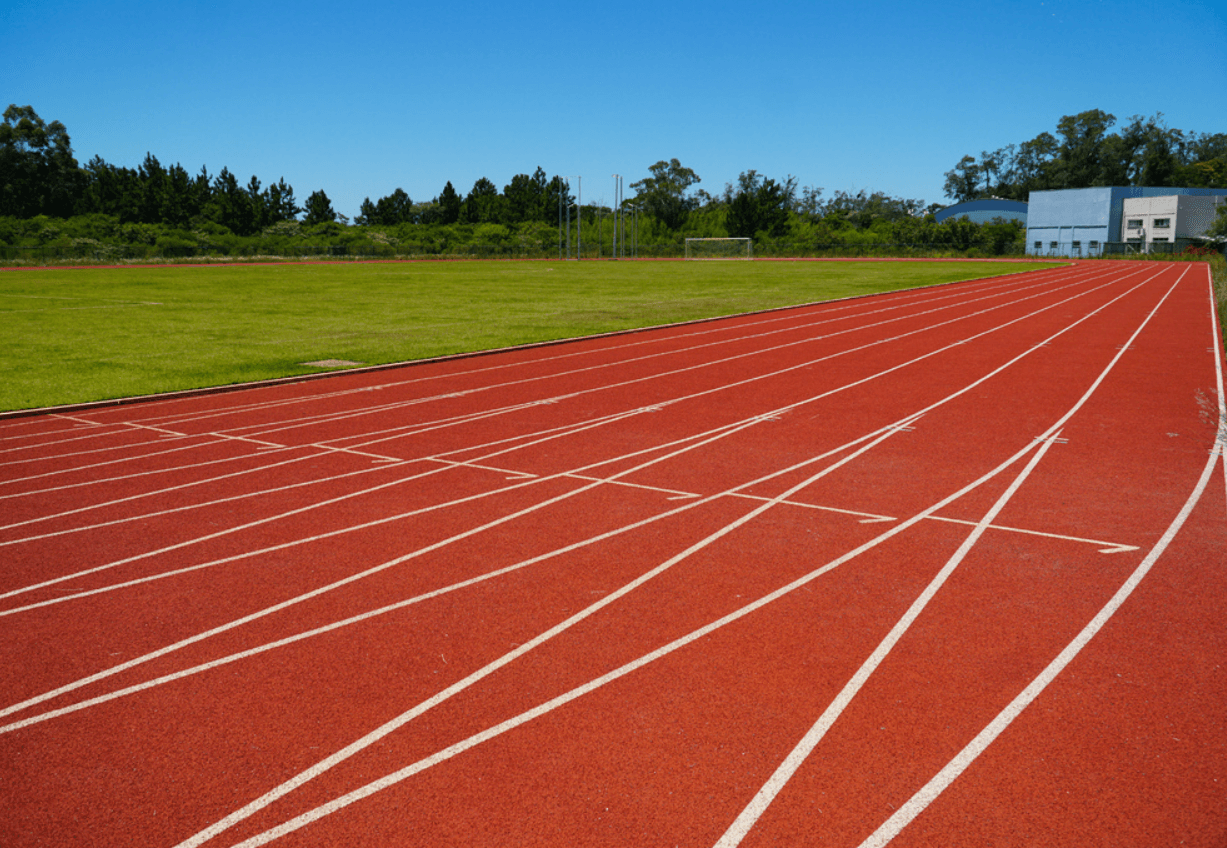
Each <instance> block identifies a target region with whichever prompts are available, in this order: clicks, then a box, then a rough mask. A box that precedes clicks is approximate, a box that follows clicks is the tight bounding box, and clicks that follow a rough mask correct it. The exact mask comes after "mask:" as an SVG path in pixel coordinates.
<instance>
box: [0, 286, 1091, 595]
mask: <svg viewBox="0 0 1227 848" xmlns="http://www.w3.org/2000/svg"><path fill="white" fill-rule="evenodd" d="M1102 287H1103V286H1097V287H1095V288H1093V289H1090V290H1088V291H1086V292H1082V293H1080V294H1078V295H1075V296H1074V297H1071V298H1067V299H1066V300H1064V301H1059V302H1058V303H1056V304H1052V305H1051V306H1049V307H1045V308H1044V309H1041V310H1037V311H1036V312H1033V313H1030V314H1029V315H1027V316H1024V317H1025V318H1026V317H1032V316H1033V315H1036V314H1039V313H1040V312H1043V311H1046V309H1049V308H1054V307H1055V306H1059V305H1061V304H1063V303H1066V302H1068V301H1069V300H1073V299H1076V298H1077V297H1081V296H1084V295H1086V294H1090V293H1093V292H1095V291H1098V290H1099V289H1100V288H1102ZM1056 291H1060V289H1057V290H1056ZM1047 293H1051V291H1050V292H1045V294H1047ZM1029 299H1031V297H1027V298H1022V299H1021V300H1029ZM1019 302H1021V301H1014V302H1013V303H1019ZM988 311H992V310H991V309H990V310H983V312H988ZM979 314H982V312H977V313H972V315H979ZM965 317H971V316H965ZM958 320H962V319H961V318H956V319H953V320H951V321H948V322H942V323H939V324H936V325H932V327H928V328H923V329H922V330H920V331H915V332H923V331H927V330H928V329H932V328H934V327H938V326H943V325H944V324H946V323H955V322H957V321H958ZM1017 320H1022V319H1015V321H1011V322H1007V323H1006V324H1003V325H1000V327H998V328H994V330H993V331H995V330H996V329H1001V328H1004V327H1008V326H1010V325H1011V324H1013V323H1016V321H1017ZM993 331H990V332H993ZM912 334H913V333H905V334H902V335H900V336H895V337H891V338H888V339H884V340H881V341H880V342H873V343H871V344H868V345H862V346H860V347H858V348H851V349H849V350H844V351H838V352H836V353H833V354H830V355H829V356H827V357H822V358H819V359H817V360H811V361H807V362H804V363H801V364H800V365H796V366H790V367H788V368H784V369H779V370H777V371H774V372H769V373H768V374H760V375H756V376H753V377H750V378H748V379H745V380H741V381H736V382H733V383H727V384H724V385H722V386H719V387H717V388H715V389H709V390H705V391H702V392H697V393H693V394H691V395H685V396H682V397H679V398H673V399H671V400H669V401H666V402H665V403H678V402H681V401H685V400H692V399H694V398H697V397H700V396H703V395H705V394H710V393H712V392H713V391H726V390H729V389H731V388H736V387H738V386H741V385H744V384H746V383H750V382H754V381H757V380H762V379H768V378H770V377H773V376H779V375H781V374H783V373H787V372H790V371H795V370H797V369H798V368H804V367H808V366H810V365H812V364H815V363H817V362H821V361H824V360H826V359H830V358H834V357H837V356H842V355H844V354H846V353H851V352H856V351H859V350H862V349H865V348H867V347H872V346H875V345H877V344H884V343H887V342H891V341H896V340H898V339H900V338H906V337H907V336H909V335H912ZM985 334H986V333H981V334H978V335H975V336H971V337H968V338H967V339H964V340H963V342H966V341H970V340H972V339H975V338H979V337H980V336H982V335H985ZM963 342H958V343H956V344H961V343H963ZM949 347H950V346H947V347H943V348H939V349H937V351H935V352H941V351H944V350H946V349H948V348H949ZM915 361H918V360H912V362H915ZM883 373H889V371H887V372H883ZM649 379H650V378H649ZM628 382H635V381H628ZM622 385H625V384H615V387H619V386H622ZM604 388H608V387H602V389H601V390H603V389H604ZM581 393H582V392H577V393H574V394H575V395H577V394H581ZM572 396H574V395H567V396H562V397H572ZM540 403H542V401H535V402H530V403H528V404H520V405H516V406H513V407H505V408H503V409H502V410H495V411H493V412H490V411H483V412H480V413H472V414H470V416H471V417H470V416H460V418H463V419H465V420H466V421H467V420H478V419H480V418H484V417H487V416H488V415H495V414H499V413H501V412H502V411H503V410H507V409H514V410H519V409H524V408H528V407H531V406H535V405H538V404H540ZM412 426H416V427H418V428H419V429H417V430H415V431H414V433H420V432H425V431H426V430H427V429H431V428H430V427H428V426H427V425H412ZM397 429H409V428H397ZM369 435H370V434H368V436H369ZM402 435H412V434H411V433H403V434H402ZM389 438H393V437H389ZM378 441H385V439H380V440H373V441H366V442H362V443H359V445H357V446H356V447H366V446H369V445H371V444H375V443H377V442H378ZM455 452H458V451H454V452H453V453H455ZM314 456H315V455H308V456H305V457H300V458H298V459H296V460H291V462H294V461H302V460H306V459H311V458H313V457H314ZM122 461H127V460H122ZM393 461H395V460H393ZM284 464H287V463H284V462H283V463H274V464H272V466H276V465H284ZM272 466H270V467H272ZM259 470H260V469H258V468H257V469H250V470H249V471H250V472H253V473H254V472H257V471H259ZM54 473H61V472H54ZM240 473H249V472H240ZM22 479H35V478H22ZM410 479H413V478H410ZM183 485H184V487H186V486H191V485H195V482H193V483H188V484H183ZM162 491H168V490H167V489H164V490H162ZM263 493H264V492H255V493H251V495H249V496H255V495H259V494H263ZM23 494H26V493H15V494H13V495H11V497H16V496H20V495H23ZM361 494H365V492H358V493H355V494H354V495H351V496H356V495H361ZM0 497H3V496H0ZM331 502H332V501H324V502H323V503H324V504H327V503H331ZM189 508H191V507H182V508H181V509H189ZM84 509H88V508H83V509H82V510H78V511H84ZM40 520H41V519H40ZM248 526H250V525H242V526H240V527H238V528H234V529H246V528H247V527H248ZM0 529H3V528H0ZM61 532H69V531H61ZM224 532H230V531H224ZM206 538H212V537H206ZM18 541H21V540H18ZM6 596H7V595H5V594H0V598H3V597H6Z"/></svg>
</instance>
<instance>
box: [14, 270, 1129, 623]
mask: <svg viewBox="0 0 1227 848" xmlns="http://www.w3.org/2000/svg"><path fill="white" fill-rule="evenodd" d="M1152 278H1153V277H1149V278H1146V279H1145V280H1143V281H1142V282H1140V283H1138V284H1137V285H1135V286H1134V287H1133V288H1131V289H1128V290H1127V291H1125V292H1122V293H1121V294H1119V295H1117V296H1116V297H1114V298H1112V299H1111V300H1109V301H1107V302H1106V303H1104V304H1101V305H1100V306H1099V307H1097V308H1096V309H1094V310H1092V311H1091V312H1089V313H1087V314H1086V315H1084V316H1083V317H1082V318H1080V319H1078V320H1076V321H1074V322H1073V323H1071V324H1069V325H1068V326H1066V327H1065V328H1064V329H1062V330H1059V331H1057V332H1056V333H1055V334H1053V335H1052V336H1050V337H1049V338H1048V339H1046V340H1045V341H1051V340H1053V339H1055V338H1057V337H1059V336H1060V335H1062V334H1064V333H1066V332H1068V331H1069V330H1071V329H1073V328H1074V327H1076V326H1078V325H1079V324H1081V323H1082V322H1083V321H1086V320H1089V319H1090V318H1091V317H1092V316H1093V315H1095V314H1097V313H1098V312H1100V311H1102V310H1104V309H1106V308H1108V306H1110V305H1112V304H1113V303H1115V302H1117V301H1118V300H1120V299H1122V298H1124V297H1126V296H1128V295H1129V294H1131V293H1132V292H1133V291H1136V290H1137V289H1138V288H1141V287H1142V286H1144V285H1145V284H1146V283H1147V282H1149V280H1150V279H1152ZM1097 290H1098V289H1094V290H1092V291H1097ZM1084 294H1086V293H1081V294H1078V295H1073V296H1071V297H1069V298H1067V299H1066V300H1064V301H1058V302H1057V303H1054V304H1050V305H1049V306H1046V307H1042V308H1040V309H1038V310H1035V311H1034V312H1031V313H1029V314H1027V315H1024V316H1020V317H1018V318H1015V319H1013V320H1011V321H1008V322H1006V323H1005V324H1002V325H999V326H997V327H993V328H990V329H988V330H985V331H983V332H981V333H978V334H976V335H975V336H972V337H971V338H980V337H982V336H987V335H990V334H992V333H995V332H997V331H999V330H1001V329H1004V328H1005V327H1009V326H1011V325H1012V324H1015V323H1019V322H1022V321H1024V320H1026V319H1027V318H1030V317H1034V316H1035V315H1038V314H1041V313H1043V312H1046V311H1048V310H1049V309H1053V308H1056V307H1057V306H1060V305H1062V304H1063V303H1066V302H1068V301H1072V300H1076V299H1077V298H1079V297H1081V296H1083V295H1084ZM964 341H965V340H964ZM960 343H961V342H955V343H954V344H950V345H947V346H945V347H943V348H938V349H936V350H933V351H930V352H928V353H925V354H922V355H920V356H918V357H916V358H914V359H912V360H909V361H907V362H904V363H902V364H899V365H895V366H892V367H891V368H888V369H885V370H884V371H880V372H878V373H876V374H872V375H870V376H868V377H865V378H862V379H861V380H858V381H855V382H853V383H849V384H846V385H844V386H840V387H838V388H835V389H832V390H829V391H827V392H825V393H822V394H818V395H815V396H812V397H810V398H807V399H805V400H802V401H798V402H795V403H793V404H790V405H788V406H784V407H780V408H779V409H777V410H772V411H771V412H775V413H783V412H787V411H791V410H794V409H797V408H800V407H801V406H803V405H805V404H808V403H813V402H815V401H817V400H821V399H823V398H825V397H828V396H830V395H833V394H836V393H838V392H841V391H845V390H847V389H849V388H852V387H855V386H858V385H861V384H864V383H868V382H870V381H871V380H874V379H877V378H879V377H881V376H884V375H886V374H890V373H892V372H894V371H897V370H900V369H902V368H905V367H908V366H910V365H913V364H915V363H917V362H921V361H923V360H925V359H928V358H929V357H932V356H935V355H937V354H939V353H942V352H944V351H946V350H948V349H950V348H952V347H954V346H957V345H958V344H960ZM1036 349H1037V346H1033V347H1032V348H1029V349H1028V350H1026V351H1024V352H1023V353H1021V354H1019V355H1018V356H1016V357H1014V358H1012V359H1010V360H1009V361H1008V362H1006V363H1005V364H1003V365H1001V366H999V367H998V368H997V369H995V370H993V371H992V372H990V373H989V374H987V375H985V376H984V377H981V378H980V379H979V380H977V381H975V382H973V383H971V384H970V385H968V386H966V387H964V388H963V389H961V390H960V391H958V392H955V393H954V394H952V395H949V396H948V397H946V398H944V399H942V400H940V401H938V402H936V403H934V404H932V405H930V406H929V407H926V408H925V409H923V410H920V412H921V413H924V412H927V411H929V410H931V409H936V408H937V407H938V406H940V405H941V404H943V403H946V402H948V401H950V400H953V399H954V398H956V397H958V396H960V395H961V394H963V393H964V392H967V391H970V390H971V389H972V388H973V387H975V386H977V385H979V384H980V383H982V382H984V381H986V380H988V379H989V378H991V377H992V376H994V375H995V374H997V373H999V372H1000V371H1003V370H1004V369H1005V368H1007V367H1009V366H1010V365H1013V364H1014V363H1015V362H1017V361H1019V360H1020V359H1022V358H1023V357H1025V356H1027V355H1028V354H1030V353H1031V352H1032V351H1034V350H1036ZM785 370H792V369H785ZM743 382H751V381H750V380H747V381H743ZM711 391H715V390H707V391H706V392H701V393H699V394H707V393H709V392H711ZM653 408H654V407H653ZM638 411H640V410H636V411H635V412H638ZM629 414H633V413H629ZM629 414H628V415H629ZM755 418H757V419H760V420H761V416H755V417H754V418H752V419H747V420H751V421H752V420H754V419H755ZM726 426H727V425H726ZM719 429H721V428H716V429H715V430H709V431H707V432H705V433H701V434H698V435H696V436H693V437H691V438H702V437H703V436H706V435H707V434H709V433H713V432H717V431H718V430H719ZM569 434H570V433H569ZM569 434H568V435H569ZM684 441H686V440H685V439H683V440H679V441H677V442H672V443H670V445H672V444H680V443H682V442H684ZM521 447H523V446H521ZM663 447H667V446H662V448H663ZM652 450H655V448H649V449H646V450H642V451H637V452H633V453H630V454H626V455H625V456H623V457H617V458H614V459H610V460H604V461H601V462H598V463H595V464H592V465H589V466H585V467H583V468H578V469H570V472H571V473H574V472H576V471H583V470H586V469H588V468H598V467H600V466H602V465H607V464H610V463H612V462H618V461H622V460H624V459H627V458H630V457H633V456H637V455H640V454H643V453H648V452H651V451H652ZM499 453H501V452H495V453H492V454H488V455H487V456H485V457H479V459H488V458H490V457H491V456H496V455H498V454H499ZM433 473H436V472H433V471H428V472H425V473H424V474H419V475H415V476H413V477H411V478H408V479H418V478H421V477H423V476H428V475H430V474H433ZM563 473H567V472H563ZM558 476H560V475H551V476H548V477H542V478H538V479H536V480H530V481H527V482H524V483H517V484H514V485H512V486H508V487H502V488H500V489H494V490H491V491H489V492H486V493H482V494H479V495H474V496H471V497H469V498H462V499H459V500H457V501H453V502H448V503H446V504H442V505H436V506H434V507H428V508H426V509H422V510H415V511H413V512H411V513H406V514H404V515H396V516H391V517H389V518H385V519H381V520H379V521H374V522H368V523H365V524H359V525H356V526H353V527H349V528H343V529H342V530H338V531H333V532H331V533H325V534H321V535H320V536H318V537H310V538H306V539H301V540H299V541H297V542H289V543H285V544H282V545H277V546H273V547H272V548H268V549H263V550H260V551H252V552H248V553H245V554H238V555H235V556H232V557H228V558H226V559H222V560H216V561H212V562H208V563H203V564H199V565H195V566H189V567H187V568H182V569H176V570H173V571H169V572H163V573H161V574H157V575H152V576H149V577H145V578H141V579H138V580H132V581H126V582H123V583H120V584H115V585H112V586H108V587H102V588H99V589H93V590H89V591H86V592H81V593H77V594H73V595H67V596H62V597H60V598H56V599H52V600H47V601H42V602H39V603H36V604H30V605H26V606H23V607H16V608H11V609H9V610H5V611H0V617H2V616H5V615H10V614H13V613H16V612H25V611H28V610H31V609H35V608H38V607H42V606H47V605H51V604H55V603H61V602H65V601H69V600H75V599H77V598H80V597H87V596H91V595H95V594H99V593H102V592H109V591H113V590H115V589H120V588H126V587H128V586H131V585H138V584H143V583H147V582H151V581H153V580H159V579H164V578H167V577H172V576H177V575H180V574H184V573H189V572H193V571H197V570H200V569H202V568H208V567H212V566H215V565H219V564H222V563H226V562H230V561H234V560H238V559H242V558H245V557H248V556H255V555H258V554H260V553H267V552H271V551H273V550H281V549H284V548H288V547H293V546H295V545H298V544H306V543H307V542H311V541H316V540H318V539H320V538H327V537H331V536H335V535H340V534H341V533H345V532H352V531H355V530H360V529H366V528H367V527H370V526H375V525H376V524H382V523H387V522H389V521H396V520H399V519H401V518H405V517H408V516H409V515H416V514H418V513H420V512H427V511H430V510H432V509H436V508H441V507H446V506H453V505H456V504H460V503H467V502H469V501H471V500H476V499H478V498H481V497H486V496H489V495H493V494H499V493H501V492H505V491H510V490H511V489H514V488H519V487H521V486H529V485H534V484H536V483H540V482H545V481H548V480H552V479H556V478H557V477H558ZM388 485H392V484H384V485H383V486H377V487H373V488H372V489H368V490H362V491H359V492H356V493H351V494H349V495H345V496H343V497H340V498H335V499H332V500H331V501H325V502H323V503H322V504H321V503H317V504H311V505H307V506H304V507H300V508H299V509H297V510H292V511H291V512H289V513H283V514H282V515H279V516H270V517H267V518H264V519H260V520H259V521H257V522H251V523H250V524H249V525H243V526H240V527H237V528H227V529H225V530H220V531H218V532H216V533H213V534H210V535H208V536H204V537H200V538H198V539H194V540H187V541H185V542H181V543H178V544H176V545H173V546H169V547H167V548H162V549H159V550H155V551H151V552H148V553H145V554H139V555H136V556H133V557H129V558H127V559H125V560H120V561H117V562H112V563H107V564H104V565H101V566H97V567H95V568H92V569H88V570H85V571H82V572H75V573H73V574H69V575H64V576H61V577H58V578H54V579H52V580H49V581H44V582H42V583H39V584H37V585H34V586H27V587H24V588H22V589H18V590H13V591H10V592H7V593H5V594H0V598H5V597H9V596H12V595H16V594H21V593H24V592H28V591H32V590H34V589H39V588H43V587H45V586H49V585H53V584H55V583H59V582H63V581H65V580H70V579H74V578H76V577H80V576H84V575H86V574H92V573H95V572H99V571H104V570H107V569H110V568H114V567H117V566H119V565H124V564H127V563H129V562H132V561H135V560H139V559H144V558H147V557H150V556H154V555H156V554H160V553H165V552H167V551H169V550H175V549H179V548H182V547H186V546H188V545H191V544H195V543H197V542H200V541H206V540H208V539H212V538H216V537H220V536H224V535H227V534H229V533H233V532H237V531H238V530H242V529H246V528H247V527H248V526H255V524H263V523H268V522H270V521H274V520H277V519H278V518H283V517H285V516H286V515H294V514H298V513H301V512H306V511H309V510H311V509H315V508H317V507H319V506H322V505H327V504H329V503H331V502H333V501H339V500H344V499H346V498H351V497H357V496H359V495H364V494H368V493H369V492H371V491H374V490H377V489H381V488H385V487H387V486H388Z"/></svg>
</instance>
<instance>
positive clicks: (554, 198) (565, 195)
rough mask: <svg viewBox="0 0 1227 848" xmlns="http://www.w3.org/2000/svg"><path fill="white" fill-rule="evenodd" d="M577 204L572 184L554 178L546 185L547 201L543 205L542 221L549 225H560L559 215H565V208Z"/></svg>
mask: <svg viewBox="0 0 1227 848" xmlns="http://www.w3.org/2000/svg"><path fill="white" fill-rule="evenodd" d="M574 203H575V195H573V194H571V184H570V183H569V182H567V181H566V180H564V179H563V178H562V177H559V176H554V177H551V178H550V181H549V182H548V183H546V185H545V200H544V202H543V203H542V207H541V209H542V211H541V219H542V220H543V221H545V223H547V224H557V223H558V213H559V212H560V211H562V212H563V214H565V207H566V206H570V205H572V204H574Z"/></svg>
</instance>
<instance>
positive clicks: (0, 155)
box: [0, 104, 84, 218]
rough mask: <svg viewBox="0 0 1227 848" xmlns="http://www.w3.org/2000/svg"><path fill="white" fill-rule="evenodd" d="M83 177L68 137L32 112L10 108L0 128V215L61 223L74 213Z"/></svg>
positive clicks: (26, 108) (31, 109) (57, 125)
mask: <svg viewBox="0 0 1227 848" xmlns="http://www.w3.org/2000/svg"><path fill="white" fill-rule="evenodd" d="M83 188H84V185H83V175H82V173H81V170H80V168H79V167H78V166H77V160H76V159H74V158H73V155H72V143H71V140H70V139H69V137H68V131H67V130H66V129H65V128H64V125H63V124H61V123H60V122H59V121H52V122H51V123H50V124H48V123H46V122H45V121H44V120H43V119H42V118H40V117H39V116H38V114H37V113H36V112H35V111H34V107H33V106H17V105H16V104H13V105H10V106H9V107H8V108H7V109H5V110H4V122H3V123H0V215H12V216H14V217H18V218H32V217H34V216H35V215H50V216H52V217H57V218H66V217H69V216H71V215H72V214H73V213H74V212H75V211H76V206H77V203H78V199H79V197H80V196H81V190H82V189H83Z"/></svg>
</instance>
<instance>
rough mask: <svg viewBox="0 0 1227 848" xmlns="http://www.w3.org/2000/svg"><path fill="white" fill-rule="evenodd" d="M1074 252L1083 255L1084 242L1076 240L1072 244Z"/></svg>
mask: <svg viewBox="0 0 1227 848" xmlns="http://www.w3.org/2000/svg"><path fill="white" fill-rule="evenodd" d="M1072 247H1073V252H1074V253H1075V254H1077V255H1079V256H1081V255H1082V242H1080V241H1076V242H1074V243H1073V244H1072Z"/></svg>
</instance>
